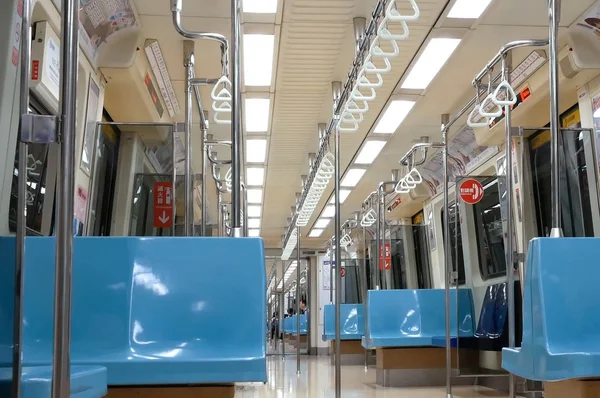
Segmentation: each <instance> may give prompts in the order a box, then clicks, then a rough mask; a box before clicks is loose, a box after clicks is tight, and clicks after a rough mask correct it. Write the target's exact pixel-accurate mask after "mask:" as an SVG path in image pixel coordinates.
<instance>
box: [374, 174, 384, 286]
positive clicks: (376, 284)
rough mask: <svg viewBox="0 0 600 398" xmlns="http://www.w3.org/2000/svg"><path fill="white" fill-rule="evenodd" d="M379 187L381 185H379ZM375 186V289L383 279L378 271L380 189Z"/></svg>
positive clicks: (379, 257)
mask: <svg viewBox="0 0 600 398" xmlns="http://www.w3.org/2000/svg"><path fill="white" fill-rule="evenodd" d="M379 187H381V185H380V186H379ZM379 187H377V224H376V228H375V235H376V236H375V245H376V249H375V250H376V253H377V256H376V258H375V290H379V289H380V288H382V286H383V283H380V281H381V279H383V278H382V277H383V275H382V273H381V272H380V270H381V269H382V268H381V197H380V195H381V190H380V188H379Z"/></svg>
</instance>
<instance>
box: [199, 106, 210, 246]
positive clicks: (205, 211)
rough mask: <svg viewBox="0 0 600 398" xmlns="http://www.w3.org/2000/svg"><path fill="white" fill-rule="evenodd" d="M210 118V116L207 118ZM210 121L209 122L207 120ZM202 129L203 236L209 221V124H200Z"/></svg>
mask: <svg viewBox="0 0 600 398" xmlns="http://www.w3.org/2000/svg"><path fill="white" fill-rule="evenodd" d="M206 119H208V117H207V118H206ZM206 123H208V122H206ZM200 128H201V130H202V227H201V228H202V230H201V231H202V236H206V229H207V228H206V227H207V225H206V223H207V222H208V203H207V202H208V200H207V197H206V195H207V192H206V182H207V181H208V179H207V178H206V158H207V153H206V141H207V140H208V126H207V125H206V124H204V125H203V126H200Z"/></svg>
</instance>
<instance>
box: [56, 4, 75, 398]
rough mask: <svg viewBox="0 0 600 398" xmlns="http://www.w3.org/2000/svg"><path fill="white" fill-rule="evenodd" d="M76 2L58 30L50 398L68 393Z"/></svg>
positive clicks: (65, 11)
mask: <svg viewBox="0 0 600 398" xmlns="http://www.w3.org/2000/svg"><path fill="white" fill-rule="evenodd" d="M78 11H79V2H78V1H75V0H63V2H62V29H61V36H62V37H61V44H62V45H61V52H62V54H61V62H60V65H61V69H62V73H61V74H60V113H61V120H62V123H61V124H60V133H61V134H60V137H61V151H60V170H59V175H60V177H59V179H58V203H57V206H56V210H57V211H56V220H57V226H56V266H55V268H56V270H55V271H56V273H55V298H54V300H55V301H54V352H53V359H52V398H69V396H70V393H71V392H70V389H71V386H70V379H71V377H70V368H69V362H70V343H71V298H72V297H71V291H72V283H73V279H72V271H73V214H74V213H73V207H74V206H73V205H74V198H75V134H76V130H75V129H76V117H77V67H78V51H79V38H78V36H77V34H78V31H79V17H78Z"/></svg>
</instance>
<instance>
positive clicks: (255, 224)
mask: <svg viewBox="0 0 600 398" xmlns="http://www.w3.org/2000/svg"><path fill="white" fill-rule="evenodd" d="M248 228H250V229H260V218H249V219H248Z"/></svg>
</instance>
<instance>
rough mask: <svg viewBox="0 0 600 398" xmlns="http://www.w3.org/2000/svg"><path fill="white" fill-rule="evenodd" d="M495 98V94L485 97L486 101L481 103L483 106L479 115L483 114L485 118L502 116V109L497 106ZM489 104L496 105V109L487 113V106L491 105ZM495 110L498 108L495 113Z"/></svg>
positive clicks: (480, 107)
mask: <svg viewBox="0 0 600 398" xmlns="http://www.w3.org/2000/svg"><path fill="white" fill-rule="evenodd" d="M493 97H494V93H491V94H490V95H488V96H487V97H485V99H484V100H483V101H482V102H481V105H480V106H479V113H480V114H481V116H485V117H499V116H502V108H501V107H500V106H499V105H496V104H495V103H494V101H493ZM489 103H490V104H492V105H494V107H492V109H491V110H490V111H489V112H486V110H485V108H486V107H487V104H489ZM494 108H496V110H495V111H494Z"/></svg>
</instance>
